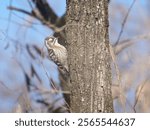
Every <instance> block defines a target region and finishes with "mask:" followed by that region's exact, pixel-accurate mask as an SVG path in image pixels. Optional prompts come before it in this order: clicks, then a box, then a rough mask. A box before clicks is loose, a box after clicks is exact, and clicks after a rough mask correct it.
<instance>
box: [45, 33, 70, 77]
mask: <svg viewBox="0 0 150 130" xmlns="http://www.w3.org/2000/svg"><path fill="white" fill-rule="evenodd" d="M45 46H46V48H47V50H48V54H49V59H50V60H52V61H53V62H54V63H55V64H56V65H57V66H58V70H59V71H60V74H61V75H62V76H63V77H64V79H66V78H67V77H68V74H69V72H68V62H67V57H68V54H67V49H66V48H65V47H64V46H63V45H60V44H59V43H58V39H57V38H55V37H53V36H49V37H46V38H45Z"/></svg>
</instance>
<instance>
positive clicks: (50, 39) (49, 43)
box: [44, 36, 58, 49]
mask: <svg viewBox="0 0 150 130" xmlns="http://www.w3.org/2000/svg"><path fill="white" fill-rule="evenodd" d="M44 42H45V46H46V47H47V48H48V49H51V48H52V47H53V46H54V45H55V44H56V43H57V42H58V39H57V38H55V37H53V36H49V37H46V38H45V41H44Z"/></svg>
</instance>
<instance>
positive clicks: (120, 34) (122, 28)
mask: <svg viewBox="0 0 150 130" xmlns="http://www.w3.org/2000/svg"><path fill="white" fill-rule="evenodd" d="M135 2H136V0H133V2H132V4H131V6H130V8H129V9H128V12H127V14H126V16H125V18H124V20H123V23H122V26H121V30H120V33H119V36H118V39H117V41H116V43H115V45H117V44H118V43H119V41H120V38H121V36H122V33H123V30H124V26H125V24H126V21H127V19H128V16H129V14H130V11H131V9H132V7H133V5H134V4H135Z"/></svg>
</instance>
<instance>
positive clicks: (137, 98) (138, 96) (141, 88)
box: [133, 79, 148, 112]
mask: <svg viewBox="0 0 150 130" xmlns="http://www.w3.org/2000/svg"><path fill="white" fill-rule="evenodd" d="M147 81H148V79H147V80H145V81H144V82H143V83H142V84H141V85H140V86H139V89H140V90H139V91H137V92H138V94H137V96H136V100H135V103H134V106H133V109H134V111H135V112H136V109H135V107H136V105H137V103H138V101H139V98H140V95H141V93H142V90H143V88H144V86H145V84H146V82H147Z"/></svg>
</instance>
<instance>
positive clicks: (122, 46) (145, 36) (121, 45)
mask: <svg viewBox="0 0 150 130" xmlns="http://www.w3.org/2000/svg"><path fill="white" fill-rule="evenodd" d="M142 39H143V40H145V39H150V33H148V34H143V35H139V36H134V37H133V38H131V39H126V40H123V41H121V42H119V44H118V45H115V46H114V47H113V48H114V51H115V54H116V55H118V54H119V53H120V52H122V51H123V50H124V49H125V48H127V47H129V46H131V45H133V44H135V43H136V42H137V41H139V40H142Z"/></svg>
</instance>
